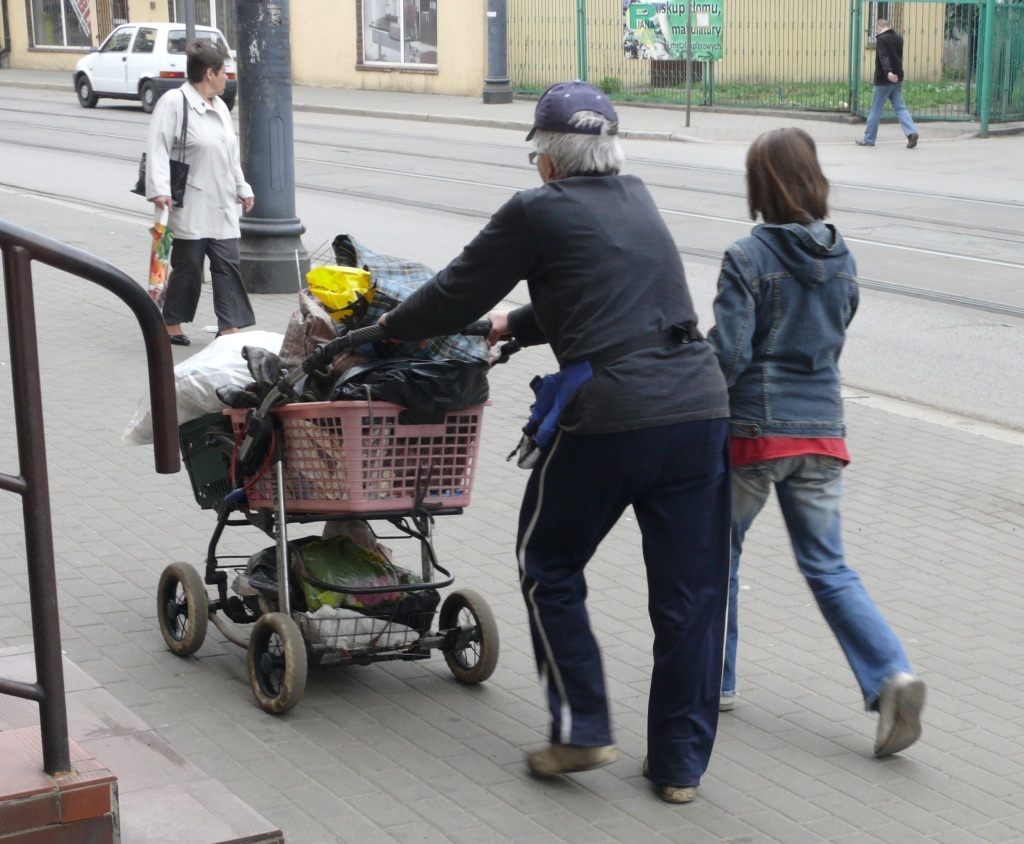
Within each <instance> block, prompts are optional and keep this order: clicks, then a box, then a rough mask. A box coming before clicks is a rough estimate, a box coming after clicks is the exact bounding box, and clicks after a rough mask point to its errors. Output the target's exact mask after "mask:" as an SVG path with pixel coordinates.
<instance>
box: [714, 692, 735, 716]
mask: <svg viewBox="0 0 1024 844" xmlns="http://www.w3.org/2000/svg"><path fill="white" fill-rule="evenodd" d="M735 708H736V692H722V693H721V694H720V695H719V696H718V711H719V712H732V710H734V709H735Z"/></svg>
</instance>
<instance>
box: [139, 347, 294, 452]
mask: <svg viewBox="0 0 1024 844" xmlns="http://www.w3.org/2000/svg"><path fill="white" fill-rule="evenodd" d="M283 341H284V335H283V334H277V333H275V332H273V331H240V332H238V333H237V334H223V335H221V336H220V337H218V338H216V339H215V340H214V341H213V342H212V343H210V345H209V346H207V347H206V348H205V349H203V350H202V351H201V352H197V353H196V354H194V355H192V357H190V358H188V359H187V360H183V361H182V362H181V363H179V364H178V365H177V366H176V367H174V385H175V388H176V389H177V395H178V402H177V404H178V424H179V425H184V424H185V423H186V422H190V421H192V420H193V419H198V418H199V417H200V416H203V415H205V414H207V413H217V412H218V411H220V410H223V409H224V405H223V404H222V403H221V400H220V399H219V398H217V388H218V387H221V386H223V385H225V384H236V385H237V386H239V387H244V386H245V385H246V384H251V383H252V375H251V374H250V373H249V366H248V364H247V363H246V362H245V359H244V358H243V357H242V347H243V346H258V347H259V348H262V349H269V350H270V351H271V352H273V353H274V354H277V353H278V352H280V350H281V343H282V342H283ZM121 442H123V443H124V444H125V445H147V444H149V443H151V442H153V419H152V415H151V408H150V406H149V393H146V395H145V396H143V397H142V399H141V400H140V401H139V406H138V408H137V409H136V411H135V415H134V416H132V418H131V421H130V422H129V423H128V427H127V428H125V431H124V433H123V434H122V435H121Z"/></svg>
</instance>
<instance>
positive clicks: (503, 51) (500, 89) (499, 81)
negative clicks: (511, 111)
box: [484, 0, 512, 103]
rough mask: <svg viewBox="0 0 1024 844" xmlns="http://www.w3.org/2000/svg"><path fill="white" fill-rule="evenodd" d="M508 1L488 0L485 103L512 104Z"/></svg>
mask: <svg viewBox="0 0 1024 844" xmlns="http://www.w3.org/2000/svg"><path fill="white" fill-rule="evenodd" d="M505 4H506V0H487V76H486V77H485V79H484V102H485V103H510V102H512V85H511V84H510V83H511V80H510V79H509V77H508V14H507V11H506V5H505Z"/></svg>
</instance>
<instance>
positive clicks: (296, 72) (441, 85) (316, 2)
mask: <svg viewBox="0 0 1024 844" xmlns="http://www.w3.org/2000/svg"><path fill="white" fill-rule="evenodd" d="M359 2H360V0H355V2H354V3H339V2H337V0H301V3H302V6H301V9H302V12H301V14H296V4H295V3H293V4H292V20H291V24H292V78H293V80H294V82H295V84H296V85H317V86H322V87H341V88H356V89H363V90H368V91H402V92H406V93H417V94H418V93H422V94H451V95H465V96H479V95H480V94H481V92H482V91H483V87H484V78H485V76H486V75H487V2H486V0H437V70H436V71H434V70H433V69H431V70H422V71H417V70H407V69H398V68H397V67H396V68H382V69H376V68H373V69H370V68H365V69H364V68H359V67H357V64H358V60H359V56H358V54H357V38H356V34H357V33H356V10H355V6H356V3H359Z"/></svg>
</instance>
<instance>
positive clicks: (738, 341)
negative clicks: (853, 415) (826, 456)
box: [708, 220, 858, 437]
mask: <svg viewBox="0 0 1024 844" xmlns="http://www.w3.org/2000/svg"><path fill="white" fill-rule="evenodd" d="M856 276H857V269H856V264H855V262H854V259H853V256H852V255H851V254H850V251H849V250H848V249H847V248H846V244H845V243H844V241H843V239H842V236H841V235H840V234H839V232H838V231H836V229H835V228H834V227H833V226H831V225H827V224H826V223H823V222H822V221H820V220H816V221H814V222H813V223H810V224H808V225H806V226H804V225H799V224H795V223H791V224H787V225H772V224H764V225H759V226H755V227H754V230H753V231H752V232H751V234H750V235H749V236H748V237H745V238H742V239H740V240H738V241H737V242H736V243H734V244H733V245H732V246H730V247H729V249H727V250H726V253H725V258H724V259H723V262H722V271H721V275H720V276H719V280H718V293H717V295H716V297H715V305H714V309H715V327H714V328H713V329H712V330H711V332H710V333H709V335H708V339H709V340H710V341H711V344H712V347H713V348H714V350H715V354H716V355H717V356H718V361H719V364H720V365H721V367H722V372H723V374H724V375H725V379H726V382H727V383H728V386H729V406H730V416H731V419H732V433H733V436H741V437H764V436H775V437H842V436H844V435H845V433H846V429H845V426H844V424H843V404H842V398H841V391H840V376H839V355H840V353H841V352H842V348H843V342H844V340H845V338H846V328H847V326H848V325H849V324H850V321H851V320H852V319H853V316H854V314H855V312H856V310H857V303H858V290H857V280H856Z"/></svg>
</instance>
